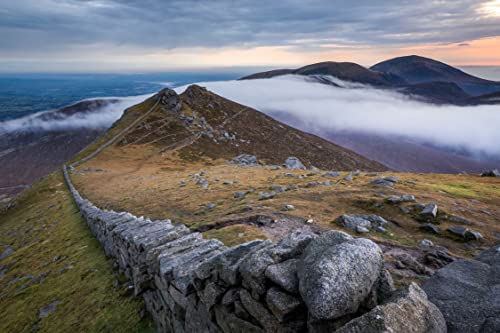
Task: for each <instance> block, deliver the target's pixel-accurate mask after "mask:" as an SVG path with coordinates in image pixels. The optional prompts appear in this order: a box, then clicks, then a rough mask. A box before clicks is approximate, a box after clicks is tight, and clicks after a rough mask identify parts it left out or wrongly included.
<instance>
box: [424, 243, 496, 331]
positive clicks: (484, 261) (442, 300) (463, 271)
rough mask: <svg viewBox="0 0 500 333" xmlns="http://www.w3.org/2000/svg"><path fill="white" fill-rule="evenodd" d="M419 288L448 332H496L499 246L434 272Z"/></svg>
mask: <svg viewBox="0 0 500 333" xmlns="http://www.w3.org/2000/svg"><path fill="white" fill-rule="evenodd" d="M422 288H423V289H424V290H425V292H426V293H427V295H428V297H429V300H430V301H431V302H432V303H434V304H435V305H436V306H437V307H438V308H439V309H440V310H441V312H442V313H443V316H444V318H445V320H446V324H447V326H448V331H449V332H471V333H474V332H481V333H483V332H500V320H498V318H499V316H500V246H498V245H497V246H495V247H492V248H490V249H489V250H486V251H485V252H483V253H481V255H479V257H477V258H475V259H470V260H457V261H454V262H452V263H451V264H449V265H447V266H445V267H443V268H442V269H440V270H438V271H437V272H436V273H435V274H434V275H433V276H432V277H431V278H430V279H429V280H427V281H426V282H425V283H424V284H423V286H422Z"/></svg>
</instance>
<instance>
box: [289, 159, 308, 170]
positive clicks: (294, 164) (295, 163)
mask: <svg viewBox="0 0 500 333" xmlns="http://www.w3.org/2000/svg"><path fill="white" fill-rule="evenodd" d="M285 167H286V168H287V169H302V170H305V169H306V167H305V166H304V164H302V162H301V161H300V160H299V159H298V158H297V157H293V156H290V157H289V158H287V159H286V161H285Z"/></svg>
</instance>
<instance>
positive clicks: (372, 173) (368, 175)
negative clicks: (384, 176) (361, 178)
mask: <svg viewBox="0 0 500 333" xmlns="http://www.w3.org/2000/svg"><path fill="white" fill-rule="evenodd" d="M365 176H367V177H377V176H378V172H367V173H365Z"/></svg>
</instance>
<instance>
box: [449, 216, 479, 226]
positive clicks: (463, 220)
mask: <svg viewBox="0 0 500 333" xmlns="http://www.w3.org/2000/svg"><path fill="white" fill-rule="evenodd" d="M450 221H451V222H455V223H461V224H465V225H473V224H474V223H472V222H471V221H469V220H467V219H466V218H465V217H461V216H454V215H453V216H450Z"/></svg>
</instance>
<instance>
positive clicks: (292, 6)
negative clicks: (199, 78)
mask: <svg viewBox="0 0 500 333" xmlns="http://www.w3.org/2000/svg"><path fill="white" fill-rule="evenodd" d="M479 4H480V1H477V0H454V1H352V0H349V1H346V0H338V1H331V0H325V1H321V0H312V1H297V0H285V1H269V0H266V1H261V0H217V1H206V0H182V1H180V0H172V1H168V0H166V1H162V0H141V1H139V0H130V1H127V0H16V1H2V4H1V5H0V17H1V19H0V34H1V36H2V43H0V55H3V56H8V55H10V56H12V55H18V54H20V53H25V52H34V54H35V55H37V54H40V53H43V52H48V51H52V52H53V51H57V50H58V49H60V48H62V47H64V48H65V49H68V48H72V47H74V48H78V47H87V46H89V45H101V44H107V45H117V46H123V45H126V46H132V47H148V48H150V49H158V50H160V49H162V50H165V49H173V48H181V47H235V46H236V47H253V46H267V45H273V46H275V45H287V46H296V47H298V48H307V47H311V48H314V47H316V46H317V45H318V44H321V43H324V44H328V43H331V44H342V45H356V44H370V45H373V44H377V45H385V44H391V45H405V44H414V43H426V42H432V43H459V42H462V41H464V40H470V39H477V38H483V37H491V36H496V35H498V33H499V32H498V27H499V24H500V17H488V16H480V15H478V5H479Z"/></svg>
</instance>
